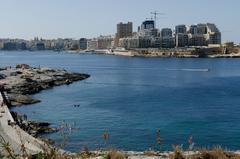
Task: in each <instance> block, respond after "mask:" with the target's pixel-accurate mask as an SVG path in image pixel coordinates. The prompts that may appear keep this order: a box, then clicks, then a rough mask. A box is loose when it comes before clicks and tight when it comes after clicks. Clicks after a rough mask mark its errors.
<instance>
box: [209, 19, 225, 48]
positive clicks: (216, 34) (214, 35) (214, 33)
mask: <svg viewBox="0 0 240 159" xmlns="http://www.w3.org/2000/svg"><path fill="white" fill-rule="evenodd" d="M206 26H207V34H208V36H207V40H208V44H221V43H222V38H221V32H220V31H219V29H218V28H217V26H216V25H215V24H212V23H207V24H206Z"/></svg>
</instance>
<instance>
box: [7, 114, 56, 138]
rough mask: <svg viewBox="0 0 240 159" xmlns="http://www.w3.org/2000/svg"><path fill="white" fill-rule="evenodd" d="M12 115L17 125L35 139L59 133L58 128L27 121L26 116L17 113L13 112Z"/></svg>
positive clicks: (45, 123)
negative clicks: (43, 135) (47, 134)
mask: <svg viewBox="0 0 240 159" xmlns="http://www.w3.org/2000/svg"><path fill="white" fill-rule="evenodd" d="M11 115H12V117H13V119H14V121H15V124H17V125H18V126H19V127H20V128H21V129H23V130H24V131H26V132H27V133H28V134H30V135H32V136H33V137H39V136H40V135H42V134H46V133H54V132H57V131H58V129H57V128H52V127H50V125H51V124H50V123H47V122H37V121H31V120H28V119H27V116H26V115H20V114H18V113H17V112H11Z"/></svg>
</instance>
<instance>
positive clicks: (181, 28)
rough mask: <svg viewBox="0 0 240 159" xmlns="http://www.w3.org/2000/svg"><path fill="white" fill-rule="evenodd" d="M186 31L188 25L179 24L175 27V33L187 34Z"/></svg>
mask: <svg viewBox="0 0 240 159" xmlns="http://www.w3.org/2000/svg"><path fill="white" fill-rule="evenodd" d="M186 33H187V27H186V25H177V26H176V27H175V34H186Z"/></svg>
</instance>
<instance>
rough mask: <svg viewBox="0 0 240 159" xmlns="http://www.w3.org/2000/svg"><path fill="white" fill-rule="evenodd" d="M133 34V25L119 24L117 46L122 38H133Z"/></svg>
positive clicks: (116, 36)
mask: <svg viewBox="0 0 240 159" xmlns="http://www.w3.org/2000/svg"><path fill="white" fill-rule="evenodd" d="M132 34H133V23H132V22H128V23H119V24H117V33H116V35H115V42H114V43H115V46H118V44H119V39H120V38H126V37H131V36H132Z"/></svg>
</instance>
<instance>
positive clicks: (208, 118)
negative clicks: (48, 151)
mask: <svg viewBox="0 0 240 159" xmlns="http://www.w3.org/2000/svg"><path fill="white" fill-rule="evenodd" d="M19 63H24V64H29V65H31V66H34V67H39V66H40V67H51V68H57V69H65V70H67V71H71V72H78V73H87V74H90V75H91V77H90V78H89V79H87V80H84V81H79V82H75V83H73V84H71V85H64V86H58V87H54V88H52V89H48V90H44V91H42V92H40V93H38V94H35V95H33V97H34V98H36V99H40V100H41V101H42V102H41V103H38V104H33V105H27V106H22V107H16V108H13V109H12V110H13V111H16V112H19V113H22V114H26V115H27V116H28V119H30V120H36V121H46V122H50V123H51V124H52V126H53V127H58V128H60V129H61V131H59V132H57V133H52V134H44V135H43V137H45V138H49V139H52V140H54V141H55V144H56V145H57V146H62V148H64V149H65V150H68V151H72V152H77V151H80V150H82V149H86V148H87V149H89V150H103V149H118V150H128V151H144V150H149V149H154V150H156V149H157V150H158V149H160V150H162V151H168V150H172V147H173V145H181V146H182V147H183V149H188V147H189V142H191V145H192V146H194V148H208V147H215V146H222V147H223V148H227V149H230V150H239V149H240V59H224V58H223V59H210V58H144V57H123V56H112V55H97V54H76V53H68V52H53V51H36V52H30V51H9V52H8V51H1V52H0V67H5V66H15V65H16V64H19ZM189 138H192V139H191V141H189ZM192 143H194V144H192Z"/></svg>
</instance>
